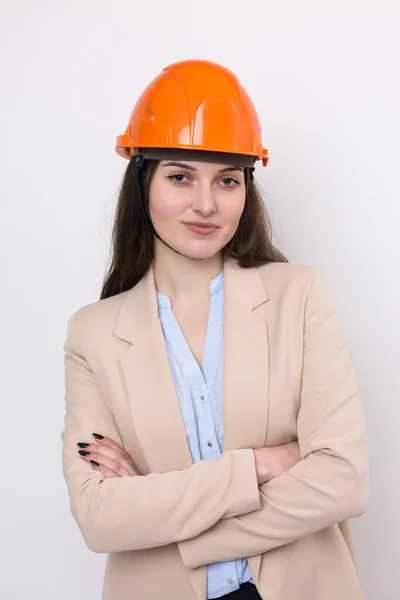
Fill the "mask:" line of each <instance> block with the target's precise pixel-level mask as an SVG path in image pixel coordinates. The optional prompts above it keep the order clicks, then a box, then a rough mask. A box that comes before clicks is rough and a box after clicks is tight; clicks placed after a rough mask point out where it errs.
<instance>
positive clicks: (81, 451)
mask: <svg viewBox="0 0 400 600" xmlns="http://www.w3.org/2000/svg"><path fill="white" fill-rule="evenodd" d="M78 454H80V455H81V456H89V454H90V452H86V451H85V450H78Z"/></svg>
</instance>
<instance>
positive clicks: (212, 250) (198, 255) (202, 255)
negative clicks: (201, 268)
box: [170, 244, 223, 260]
mask: <svg viewBox="0 0 400 600" xmlns="http://www.w3.org/2000/svg"><path fill="white" fill-rule="evenodd" d="M170 245H171V246H172V248H174V249H175V250H177V251H178V252H180V253H181V254H183V255H184V256H187V257H188V258H192V259H193V260H207V259H210V258H213V257H214V256H215V255H216V254H219V253H220V252H221V250H222V248H223V246H220V245H219V244H218V245H214V244H210V245H208V247H207V244H204V245H203V247H200V248H199V247H198V246H197V247H193V245H192V244H181V245H178V244H175V245H174V244H170Z"/></svg>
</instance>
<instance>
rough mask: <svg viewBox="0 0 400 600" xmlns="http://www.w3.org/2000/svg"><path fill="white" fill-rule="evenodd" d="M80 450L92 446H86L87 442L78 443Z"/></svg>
mask: <svg viewBox="0 0 400 600" xmlns="http://www.w3.org/2000/svg"><path fill="white" fill-rule="evenodd" d="M76 445H77V446H79V448H88V447H89V446H90V444H86V442H77V444H76Z"/></svg>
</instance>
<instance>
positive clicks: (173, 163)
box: [162, 162, 244, 173]
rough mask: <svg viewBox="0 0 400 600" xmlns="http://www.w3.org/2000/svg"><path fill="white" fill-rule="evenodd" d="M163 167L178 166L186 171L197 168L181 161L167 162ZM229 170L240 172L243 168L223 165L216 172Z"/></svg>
mask: <svg viewBox="0 0 400 600" xmlns="http://www.w3.org/2000/svg"><path fill="white" fill-rule="evenodd" d="M162 166H163V167H178V168H179V169H187V170H188V171H197V169H195V167H192V166H191V165H187V164H186V163H181V162H168V163H166V164H165V165H162ZM230 171H240V172H241V173H243V171H244V169H243V167H239V166H237V167H235V166H232V167H224V168H223V169H219V171H218V173H228V172H230Z"/></svg>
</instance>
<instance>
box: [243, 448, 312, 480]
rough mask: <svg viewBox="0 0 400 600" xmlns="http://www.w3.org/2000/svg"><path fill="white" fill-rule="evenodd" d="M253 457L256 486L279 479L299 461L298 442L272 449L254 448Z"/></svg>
mask: <svg viewBox="0 0 400 600" xmlns="http://www.w3.org/2000/svg"><path fill="white" fill-rule="evenodd" d="M254 457H255V461H256V472H257V481H258V485H262V484H263V483H267V482H268V481H270V480H271V479H275V477H279V475H282V473H284V472H285V471H289V469H291V468H292V467H294V465H296V464H297V463H298V462H299V461H300V460H301V456H300V448H299V444H298V442H290V443H289V444H283V445H282V446H274V447H272V448H256V449H255V450H254Z"/></svg>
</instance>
